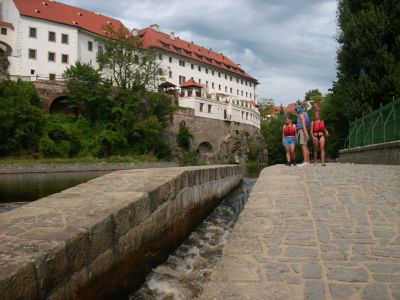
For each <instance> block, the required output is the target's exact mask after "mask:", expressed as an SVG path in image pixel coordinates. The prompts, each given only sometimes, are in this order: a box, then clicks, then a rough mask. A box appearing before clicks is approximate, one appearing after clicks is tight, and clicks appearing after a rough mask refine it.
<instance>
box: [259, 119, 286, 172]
mask: <svg viewBox="0 0 400 300" xmlns="http://www.w3.org/2000/svg"><path fill="white" fill-rule="evenodd" d="M284 124H285V116H284V115H278V116H277V117H276V118H268V119H267V120H265V121H263V122H262V123H261V134H262V135H263V136H264V139H265V141H266V143H267V148H268V163H269V164H271V165H273V164H277V163H283V162H284V149H283V145H282V126H283V125H284Z"/></svg>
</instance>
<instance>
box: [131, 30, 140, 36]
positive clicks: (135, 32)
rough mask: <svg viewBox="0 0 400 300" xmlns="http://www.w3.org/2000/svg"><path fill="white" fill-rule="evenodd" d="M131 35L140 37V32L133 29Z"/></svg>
mask: <svg viewBox="0 0 400 300" xmlns="http://www.w3.org/2000/svg"><path fill="white" fill-rule="evenodd" d="M131 33H132V35H133V36H138V35H139V30H138V29H137V28H133V29H132V30H131Z"/></svg>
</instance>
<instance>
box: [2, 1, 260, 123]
mask: <svg viewBox="0 0 400 300" xmlns="http://www.w3.org/2000/svg"><path fill="white" fill-rule="evenodd" d="M0 6H1V8H0V20H1V22H2V23H0V25H1V33H2V34H1V42H0V50H1V51H2V53H6V54H7V56H8V61H9V66H8V74H9V75H10V77H11V78H13V79H14V78H22V79H24V80H32V81H34V80H40V79H44V80H62V74H63V72H64V70H65V69H66V68H67V67H69V66H70V65H72V64H74V63H75V62H76V61H81V62H83V63H88V64H91V65H92V66H93V67H94V68H97V67H98V64H97V61H96V57H97V53H98V52H99V51H102V49H103V46H102V45H101V43H100V42H98V41H97V38H98V37H101V36H105V34H106V32H105V30H104V26H106V25H113V26H114V27H115V28H119V27H121V26H122V27H124V28H126V27H125V26H124V25H123V24H122V23H121V22H120V21H119V20H116V19H113V18H110V17H108V16H104V15H102V14H100V13H96V12H91V11H87V10H84V9H81V8H77V7H73V6H70V5H66V4H63V3H60V2H56V1H53V0H29V1H27V0H3V1H2V2H1V3H0ZM3 28H4V29H3ZM3 33H4V34H3ZM132 33H133V34H136V35H138V37H139V38H140V39H142V40H143V46H144V47H145V48H152V49H155V50H156V52H157V56H158V59H159V61H160V64H161V67H162V68H163V70H164V73H165V76H164V77H165V80H166V81H168V82H169V83H171V84H172V85H175V86H176V87H177V91H178V93H179V94H180V98H179V104H180V106H183V107H190V108H193V109H194V111H195V115H196V116H202V117H204V118H212V119H219V120H225V121H230V122H239V123H245V124H249V125H253V126H256V127H258V128H259V126H260V125H259V124H260V116H259V112H258V109H257V103H256V86H257V85H258V82H257V80H256V79H255V78H253V77H252V76H251V75H249V74H248V73H246V72H245V71H244V70H243V69H242V68H241V66H240V65H239V64H236V63H234V62H233V61H232V60H230V59H229V58H228V57H226V56H225V55H223V54H222V53H217V52H215V51H212V50H211V49H206V48H204V47H200V46H198V45H196V44H194V43H193V42H187V41H184V40H182V39H180V38H179V37H176V36H175V35H174V34H173V33H171V34H166V33H163V32H161V31H160V28H159V26H158V25H152V26H150V27H148V28H144V29H141V30H132ZM190 80H191V81H193V82H195V83H196V85H197V86H196V87H193V86H186V87H185V86H182V85H183V84H184V83H187V82H189V81H190ZM194 88H196V90H194Z"/></svg>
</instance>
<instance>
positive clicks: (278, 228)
mask: <svg viewBox="0 0 400 300" xmlns="http://www.w3.org/2000/svg"><path fill="white" fill-rule="evenodd" d="M399 195H400V166H383V165H352V164H328V166H326V167H322V166H320V165H319V166H316V167H315V166H312V167H308V168H298V167H297V168H294V167H285V166H281V165H280V166H273V167H270V168H266V169H264V170H263V171H262V173H261V175H260V177H259V179H258V180H257V183H256V185H255V186H254V188H253V190H252V192H251V194H250V198H249V201H248V203H247V204H246V207H245V209H244V211H243V212H242V214H241V216H240V218H239V220H238V222H237V223H236V225H235V227H234V229H233V231H232V233H231V236H230V239H229V241H228V243H227V245H226V247H225V248H224V251H223V256H222V260H221V262H220V263H219V265H218V267H217V269H216V271H214V272H213V274H212V275H211V281H210V282H209V283H208V284H207V285H206V287H205V288H204V289H203V293H202V295H201V296H200V299H277V300H279V299H283V300H288V299H318V300H321V299H322V300H323V299H349V300H353V299H379V300H381V299H392V300H394V299H400V284H399V281H400V196H399ZM250 224H253V225H254V224H262V227H260V226H251V225H250ZM254 227H256V229H254ZM251 245H258V246H257V247H255V246H251ZM232 249H234V251H232ZM234 274H235V275H234ZM239 274H243V276H241V275H239ZM251 275H252V276H251Z"/></svg>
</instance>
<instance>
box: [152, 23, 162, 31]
mask: <svg viewBox="0 0 400 300" xmlns="http://www.w3.org/2000/svg"><path fill="white" fill-rule="evenodd" d="M150 28H151V29H153V30H155V31H157V32H160V26H158V25H157V24H153V25H150Z"/></svg>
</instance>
